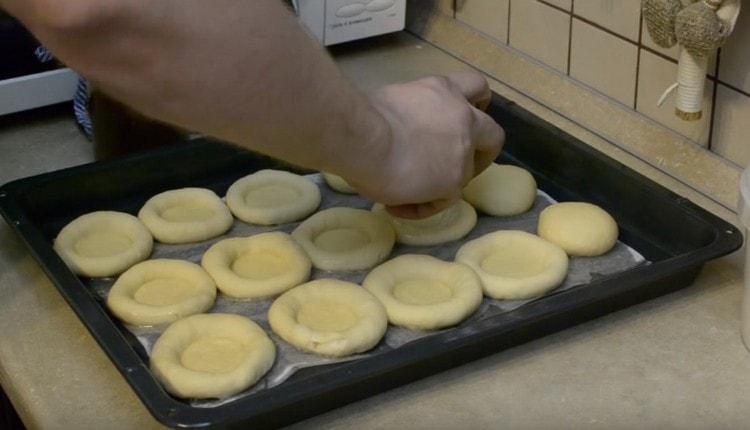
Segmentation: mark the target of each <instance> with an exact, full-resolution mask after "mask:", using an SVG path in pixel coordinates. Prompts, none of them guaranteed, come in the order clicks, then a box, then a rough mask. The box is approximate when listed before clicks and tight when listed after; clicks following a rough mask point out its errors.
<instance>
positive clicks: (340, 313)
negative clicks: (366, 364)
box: [268, 279, 388, 357]
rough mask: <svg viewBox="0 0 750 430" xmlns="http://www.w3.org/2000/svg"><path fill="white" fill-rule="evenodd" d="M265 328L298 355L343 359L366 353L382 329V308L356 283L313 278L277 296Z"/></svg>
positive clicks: (385, 327)
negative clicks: (309, 353) (305, 353)
mask: <svg viewBox="0 0 750 430" xmlns="http://www.w3.org/2000/svg"><path fill="white" fill-rule="evenodd" d="M268 322H269V323H270V324H271V329H273V331H274V333H276V334H277V335H279V336H280V337H281V338H282V339H284V340H285V341H287V342H288V343H290V344H292V345H293V346H295V347H296V348H298V349H301V350H303V351H307V352H312V353H314V354H319V355H325V356H329V357H343V356H347V355H351V354H356V353H358V352H364V351H367V350H370V349H372V348H373V347H374V346H375V345H377V344H378V342H379V341H380V339H381V338H382V337H383V335H384V334H385V331H386V329H387V327H388V317H387V316H386V313H385V309H384V308H383V305H382V304H381V303H380V302H379V301H378V299H376V298H375V296H373V295H372V294H370V293H368V292H367V291H366V290H365V289H363V288H362V287H360V286H359V285H357V284H352V283H350V282H344V281H339V280H336V279H318V280H315V281H311V282H308V283H306V284H302V285H300V286H298V287H295V288H293V289H291V290H289V291H287V292H286V293H284V294H282V295H281V296H279V298H278V299H276V300H275V301H274V302H273V304H272V305H271V308H270V309H269V311H268Z"/></svg>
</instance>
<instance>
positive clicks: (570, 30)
mask: <svg viewBox="0 0 750 430" xmlns="http://www.w3.org/2000/svg"><path fill="white" fill-rule="evenodd" d="M574 2H575V0H570V11H569V12H568V19H569V21H568V68H567V70H566V74H567V75H568V76H570V61H571V58H572V57H573V6H574Z"/></svg>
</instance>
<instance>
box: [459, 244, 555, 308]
mask: <svg viewBox="0 0 750 430" xmlns="http://www.w3.org/2000/svg"><path fill="white" fill-rule="evenodd" d="M456 261H458V262H459V263H464V264H466V265H467V266H469V267H471V268H472V269H474V271H475V272H476V273H477V275H479V278H480V279H481V280H482V288H483V289H484V293H485V294H486V295H487V296H489V297H492V298H494V299H508V300H516V299H528V298H531V297H536V296H540V295H542V294H544V293H546V292H547V291H550V290H552V289H553V288H555V287H557V286H558V285H560V284H561V283H562V282H563V280H565V275H566V274H567V272H568V256H567V255H566V254H565V251H563V249H562V248H560V247H558V246H557V245H555V244H553V243H550V242H547V241H546V240H544V239H542V238H540V237H537V236H535V235H533V234H530V233H526V232H524V231H516V230H507V231H496V232H494V233H489V234H486V235H484V236H482V237H480V238H478V239H475V240H472V241H470V242H466V243H465V244H464V245H463V246H462V247H461V248H460V249H459V250H458V253H456Z"/></svg>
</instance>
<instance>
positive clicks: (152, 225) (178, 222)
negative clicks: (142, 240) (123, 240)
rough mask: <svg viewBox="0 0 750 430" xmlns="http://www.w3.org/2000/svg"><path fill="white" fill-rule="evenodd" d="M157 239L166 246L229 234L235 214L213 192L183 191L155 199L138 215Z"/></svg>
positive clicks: (167, 192)
mask: <svg viewBox="0 0 750 430" xmlns="http://www.w3.org/2000/svg"><path fill="white" fill-rule="evenodd" d="M138 218H140V219H141V221H143V223H144V224H146V227H148V229H149V230H151V234H153V235H154V237H155V238H156V240H158V241H159V242H162V243H173V244H176V243H191V242H200V241H203V240H206V239H211V238H212V237H216V236H220V235H222V234H224V233H226V231H227V230H229V228H231V227H232V222H233V221H234V218H232V214H231V213H230V212H229V209H227V207H226V205H224V203H223V202H222V201H221V199H220V198H219V196H217V195H216V194H215V193H214V192H213V191H211V190H207V189H205V188H181V189H178V190H171V191H165V192H163V193H160V194H157V195H155V196H153V197H151V198H150V199H149V200H148V201H147V202H146V204H145V205H143V207H142V208H141V211H140V212H138Z"/></svg>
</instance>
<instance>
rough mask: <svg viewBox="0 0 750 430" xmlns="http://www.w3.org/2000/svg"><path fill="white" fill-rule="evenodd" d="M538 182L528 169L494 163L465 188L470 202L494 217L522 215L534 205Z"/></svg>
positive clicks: (465, 196) (464, 192)
mask: <svg viewBox="0 0 750 430" xmlns="http://www.w3.org/2000/svg"><path fill="white" fill-rule="evenodd" d="M536 189H537V187H536V181H535V180H534V177H533V176H531V173H529V172H528V171H526V170H524V169H522V168H520V167H516V166H511V165H508V164H491V165H490V167H488V168H487V169H486V170H485V171H484V172H482V173H480V174H479V175H478V176H477V177H476V178H474V179H472V180H471V182H469V184H468V185H467V186H466V187H465V188H464V190H463V195H464V199H466V201H467V202H469V203H471V204H472V205H473V206H474V207H475V208H477V209H479V210H480V211H482V212H484V213H486V214H488V215H494V216H510V215H518V214H522V213H524V212H526V211H528V210H529V209H531V207H532V206H533V205H534V200H535V199H536Z"/></svg>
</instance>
